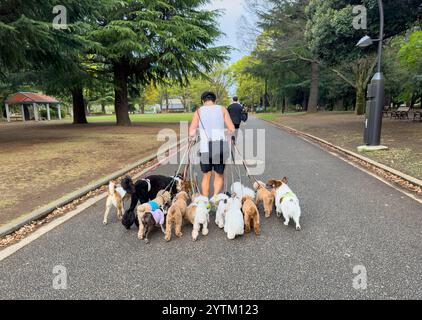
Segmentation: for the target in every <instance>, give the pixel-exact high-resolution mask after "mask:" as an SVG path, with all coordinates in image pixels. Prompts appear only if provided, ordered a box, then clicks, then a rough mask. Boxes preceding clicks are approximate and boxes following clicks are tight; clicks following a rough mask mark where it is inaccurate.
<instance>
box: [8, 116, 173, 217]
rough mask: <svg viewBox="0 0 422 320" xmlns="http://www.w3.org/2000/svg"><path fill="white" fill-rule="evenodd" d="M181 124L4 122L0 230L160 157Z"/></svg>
mask: <svg viewBox="0 0 422 320" xmlns="http://www.w3.org/2000/svg"><path fill="white" fill-rule="evenodd" d="M164 128H170V129H174V130H175V131H176V132H177V133H179V124H176V123H174V124H173V123H168V124H162V123H161V124H160V123H142V124H140V123H134V124H133V125H132V126H131V127H117V126H116V125H115V124H114V123H90V124H88V125H72V124H70V123H68V122H67V121H66V122H59V121H52V122H51V123H34V122H30V123H29V122H28V123H26V124H22V123H12V124H3V123H0V146H1V152H0V162H1V164H2V165H1V166H0V194H1V197H0V225H2V224H5V223H7V222H9V221H11V220H13V219H14V218H17V217H19V216H20V215H22V214H25V213H28V212H30V211H32V210H34V209H36V208H37V207H39V206H42V205H46V204H48V203H49V202H51V201H54V200H56V199H58V198H60V197H62V196H64V195H65V194H68V193H70V192H72V191H74V190H76V189H79V188H81V187H83V186H85V185H87V184H88V183H90V182H93V181H96V180H98V179H99V178H101V177H104V176H106V175H108V174H111V173H113V172H115V171H117V170H119V169H122V168H124V167H125V166H127V165H128V164H130V163H133V162H135V161H137V160H140V159H142V158H144V157H146V156H148V155H150V154H152V153H155V152H156V151H157V149H158V148H159V146H161V145H162V143H163V142H159V141H157V133H158V132H159V131H160V130H162V129H164Z"/></svg>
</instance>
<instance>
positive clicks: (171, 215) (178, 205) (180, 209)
mask: <svg viewBox="0 0 422 320" xmlns="http://www.w3.org/2000/svg"><path fill="white" fill-rule="evenodd" d="M188 200H189V195H188V193H187V192H186V191H182V192H179V193H178V194H177V195H176V198H175V201H174V203H173V205H172V206H171V207H170V209H169V210H168V212H167V222H166V237H165V239H166V241H170V240H171V230H172V227H173V224H174V225H175V233H176V236H177V237H179V238H180V237H182V235H183V234H182V223H183V217H184V216H185V215H186V210H187V207H188V204H187V201H188Z"/></svg>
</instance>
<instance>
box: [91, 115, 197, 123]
mask: <svg viewBox="0 0 422 320" xmlns="http://www.w3.org/2000/svg"><path fill="white" fill-rule="evenodd" d="M130 120H131V121H132V122H134V123H136V122H155V123H158V122H162V123H168V122H180V121H192V113H160V114H131V115H130ZM88 121H89V122H90V123H100V122H114V123H115V122H116V116H115V115H110V116H92V117H88Z"/></svg>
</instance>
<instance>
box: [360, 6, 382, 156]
mask: <svg viewBox="0 0 422 320" xmlns="http://www.w3.org/2000/svg"><path fill="white" fill-rule="evenodd" d="M378 6H379V13H380V35H379V39H377V40H373V39H371V38H370V37H369V36H365V37H363V38H362V39H361V40H360V41H359V43H358V44H357V46H359V47H367V46H370V45H372V44H373V42H374V41H378V57H377V72H376V74H375V75H374V76H373V78H372V80H371V83H370V85H369V86H368V94H367V97H368V102H367V110H366V120H365V144H366V146H368V147H367V148H366V149H365V150H371V148H373V149H376V150H379V149H385V148H386V147H383V146H380V144H381V127H382V115H383V109H384V99H385V78H384V74H383V73H382V44H383V40H384V7H383V3H382V0H378Z"/></svg>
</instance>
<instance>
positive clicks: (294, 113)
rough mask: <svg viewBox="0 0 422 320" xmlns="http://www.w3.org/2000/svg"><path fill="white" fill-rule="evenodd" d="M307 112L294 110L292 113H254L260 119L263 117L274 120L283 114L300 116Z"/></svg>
mask: <svg viewBox="0 0 422 320" xmlns="http://www.w3.org/2000/svg"><path fill="white" fill-rule="evenodd" d="M303 114H305V113H304V112H292V113H285V114H284V115H282V114H281V112H276V113H275V112H274V113H257V114H254V116H255V117H257V118H258V119H262V120H267V121H274V120H276V119H278V118H280V117H282V116H291V117H294V116H300V115H303Z"/></svg>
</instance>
